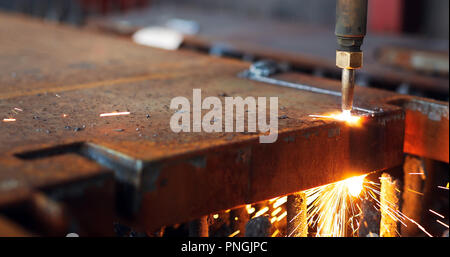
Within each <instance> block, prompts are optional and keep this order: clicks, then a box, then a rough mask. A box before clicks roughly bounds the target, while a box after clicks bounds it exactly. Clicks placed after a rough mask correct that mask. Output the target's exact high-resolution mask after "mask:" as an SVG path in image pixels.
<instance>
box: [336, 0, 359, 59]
mask: <svg viewBox="0 0 450 257" xmlns="http://www.w3.org/2000/svg"><path fill="white" fill-rule="evenodd" d="M366 23H367V0H338V1H337V3H336V29H335V34H336V37H337V41H338V44H339V48H338V50H342V51H352V52H353V51H360V47H361V45H362V43H363V39H364V36H365V35H366Z"/></svg>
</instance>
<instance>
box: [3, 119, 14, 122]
mask: <svg viewBox="0 0 450 257" xmlns="http://www.w3.org/2000/svg"><path fill="white" fill-rule="evenodd" d="M13 121H16V119H14V118H4V119H3V122H13Z"/></svg>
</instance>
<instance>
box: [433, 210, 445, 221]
mask: <svg viewBox="0 0 450 257" xmlns="http://www.w3.org/2000/svg"><path fill="white" fill-rule="evenodd" d="M429 211H430V212H431V213H433V214H434V215H436V216H438V217H440V218H441V219H445V216H444V215H442V214H439V213H437V212H435V211H433V210H432V209H429Z"/></svg>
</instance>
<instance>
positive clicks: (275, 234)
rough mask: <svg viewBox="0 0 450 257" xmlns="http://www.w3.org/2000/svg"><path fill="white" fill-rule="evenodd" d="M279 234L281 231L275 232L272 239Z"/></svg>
mask: <svg viewBox="0 0 450 257" xmlns="http://www.w3.org/2000/svg"><path fill="white" fill-rule="evenodd" d="M279 233H280V231H279V230H278V229H277V230H275V232H273V234H272V237H276V236H277V235H278V234H279Z"/></svg>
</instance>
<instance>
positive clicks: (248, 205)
mask: <svg viewBox="0 0 450 257" xmlns="http://www.w3.org/2000/svg"><path fill="white" fill-rule="evenodd" d="M245 209H247V213H248V214H252V213H254V212H255V208H253V207H252V205H251V204H247V205H246V206H245Z"/></svg>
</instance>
